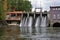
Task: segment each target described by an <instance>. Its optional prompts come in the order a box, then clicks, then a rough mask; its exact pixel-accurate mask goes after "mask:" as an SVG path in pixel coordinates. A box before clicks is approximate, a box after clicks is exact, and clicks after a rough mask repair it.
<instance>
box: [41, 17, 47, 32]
mask: <svg viewBox="0 0 60 40" xmlns="http://www.w3.org/2000/svg"><path fill="white" fill-rule="evenodd" d="M46 25H47V24H46V17H42V21H41V32H42V33H43V32H44V33H46Z"/></svg>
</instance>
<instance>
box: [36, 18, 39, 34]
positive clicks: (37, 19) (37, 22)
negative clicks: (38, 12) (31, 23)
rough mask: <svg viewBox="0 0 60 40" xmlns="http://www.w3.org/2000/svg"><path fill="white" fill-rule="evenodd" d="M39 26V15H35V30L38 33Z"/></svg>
mask: <svg viewBox="0 0 60 40" xmlns="http://www.w3.org/2000/svg"><path fill="white" fill-rule="evenodd" d="M39 27H40V17H37V18H36V22H35V30H36V33H39V31H40V30H39Z"/></svg>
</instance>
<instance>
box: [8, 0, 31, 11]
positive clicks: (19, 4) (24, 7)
mask: <svg viewBox="0 0 60 40" xmlns="http://www.w3.org/2000/svg"><path fill="white" fill-rule="evenodd" d="M9 2H10V6H11V7H10V8H11V10H14V9H15V10H16V11H31V8H32V5H31V2H30V1H28V0H15V1H14V0H12V1H11V0H9Z"/></svg>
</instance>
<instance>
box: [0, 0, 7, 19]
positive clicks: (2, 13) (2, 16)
mask: <svg viewBox="0 0 60 40" xmlns="http://www.w3.org/2000/svg"><path fill="white" fill-rule="evenodd" d="M5 11H6V10H5V9H4V3H3V1H0V20H5Z"/></svg>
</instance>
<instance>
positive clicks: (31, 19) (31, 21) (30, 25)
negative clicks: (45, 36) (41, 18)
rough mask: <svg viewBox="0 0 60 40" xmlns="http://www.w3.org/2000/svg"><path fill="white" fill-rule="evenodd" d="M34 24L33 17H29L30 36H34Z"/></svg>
mask: <svg viewBox="0 0 60 40" xmlns="http://www.w3.org/2000/svg"><path fill="white" fill-rule="evenodd" d="M32 24H33V17H29V21H28V28H29V33H30V34H32Z"/></svg>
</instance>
